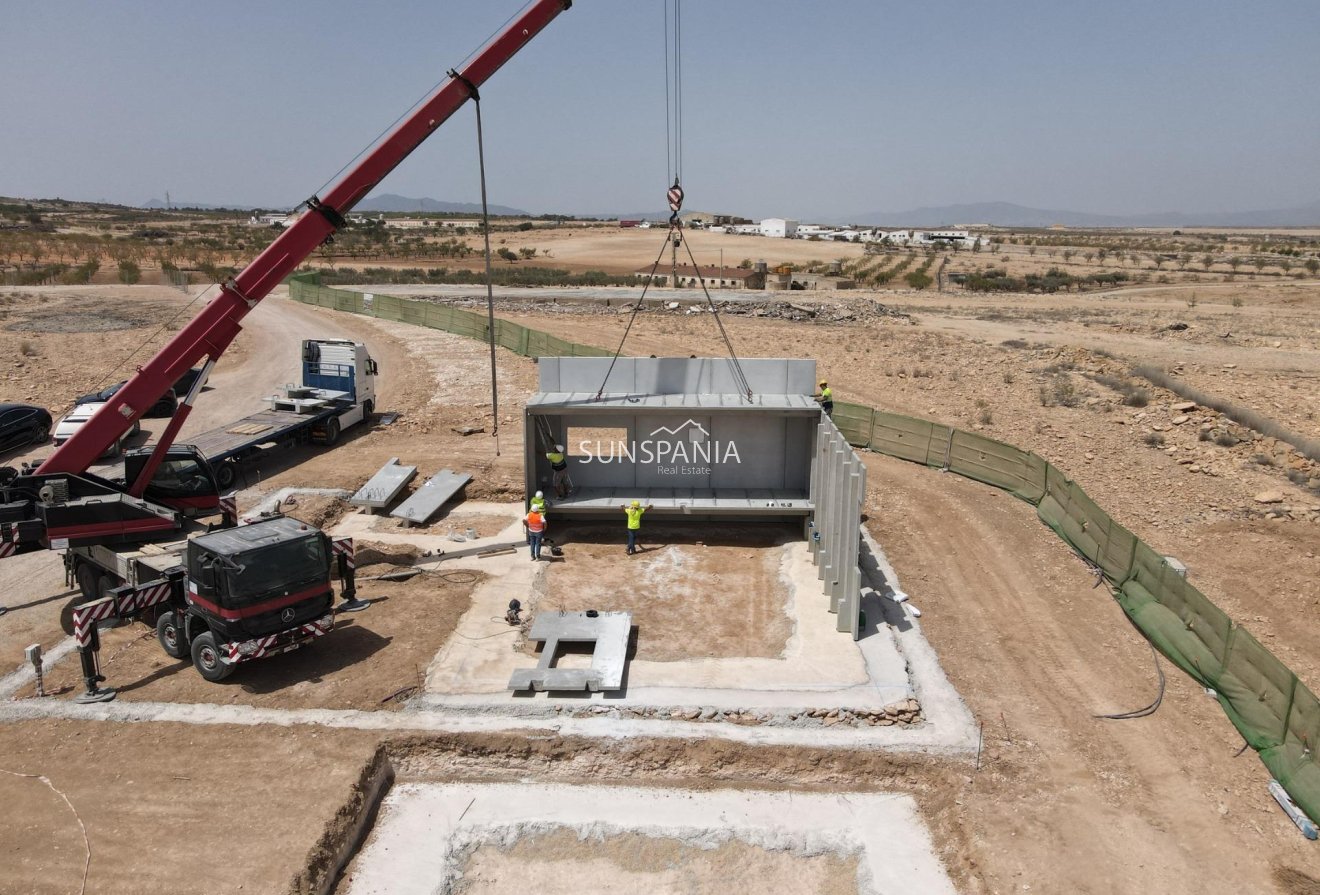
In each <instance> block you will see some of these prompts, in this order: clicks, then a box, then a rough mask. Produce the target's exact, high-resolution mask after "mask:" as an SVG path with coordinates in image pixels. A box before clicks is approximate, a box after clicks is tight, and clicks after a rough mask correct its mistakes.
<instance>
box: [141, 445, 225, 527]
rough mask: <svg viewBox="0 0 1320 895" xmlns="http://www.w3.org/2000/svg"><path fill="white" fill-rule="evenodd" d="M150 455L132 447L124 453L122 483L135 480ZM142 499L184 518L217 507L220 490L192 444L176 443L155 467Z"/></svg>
mask: <svg viewBox="0 0 1320 895" xmlns="http://www.w3.org/2000/svg"><path fill="white" fill-rule="evenodd" d="M151 454H152V450H151V448H135V449H133V450H131V451H126V452H125V453H124V477H125V481H126V482H132V481H135V480H136V479H137V477H138V474H139V473H141V472H142V467H143V466H145V465H146V463H147V461H148V460H149V459H150V458H151ZM143 497H145V498H146V499H147V500H149V501H151V502H152V503H157V504H160V505H162V506H167V507H172V508H174V509H176V510H179V511H180V512H182V513H183V514H184V515H185V516H197V515H207V514H208V513H213V512H215V510H216V508H217V507H218V506H219V503H220V488H219V486H218V485H217V484H216V480H215V472H214V471H213V470H212V469H211V464H210V463H208V462H207V460H206V458H205V457H203V456H202V454H201V452H200V451H198V450H197V449H196V448H195V447H193V446H192V445H187V444H176V445H171V446H170V449H169V450H168V451H167V452H166V454H165V458H164V459H163V460H161V463H160V466H158V467H157V468H156V472H155V474H154V475H153V476H152V478H151V483H150V484H149V485H147V490H146V492H145V493H144V494H143Z"/></svg>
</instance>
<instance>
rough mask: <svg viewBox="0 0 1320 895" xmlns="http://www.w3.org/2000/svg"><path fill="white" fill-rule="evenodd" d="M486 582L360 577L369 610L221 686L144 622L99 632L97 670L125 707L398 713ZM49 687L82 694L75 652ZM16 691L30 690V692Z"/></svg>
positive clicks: (444, 575) (454, 577) (471, 577)
mask: <svg viewBox="0 0 1320 895" xmlns="http://www.w3.org/2000/svg"><path fill="white" fill-rule="evenodd" d="M392 568H394V567H393V566H389V565H376V566H366V567H363V568H361V569H359V570H358V574H359V575H360V576H362V578H363V579H366V578H368V577H371V576H373V575H377V574H380V573H382V572H384V571H388V570H390V569H392ZM482 577H483V576H482V575H481V573H479V572H467V571H449V572H425V573H423V574H421V575H418V576H415V577H413V578H412V579H410V580H408V581H367V580H362V581H361V583H360V585H359V587H358V597H359V599H363V600H367V601H369V602H370V603H371V606H370V608H368V609H366V610H365V611H363V612H352V613H342V614H340V615H338V616H337V617H336V619H335V630H334V631H332V632H331V633H330V634H328V635H326V636H325V637H323V638H320V639H319V640H316V641H314V642H312V643H310V644H308V645H307V646H304V647H302V648H301V649H297V650H294V651H293V652H291V653H285V654H283V655H279V656H271V657H270V658H266V659H259V660H254V661H252V662H247V663H244V664H242V665H240V666H239V667H238V668H237V669H236V670H235V671H234V673H233V674H231V675H230V676H229V677H228V678H226V679H225V680H223V681H221V682H219V683H216V684H212V683H207V682H206V681H205V680H203V679H202V677H201V675H199V674H198V673H197V671H196V670H195V669H194V668H193V667H192V663H191V661H189V660H184V659H171V658H170V657H169V656H167V655H165V653H164V651H162V650H161V648H160V645H159V644H158V643H157V642H156V633H155V630H154V629H153V628H150V627H148V626H147V625H146V624H144V623H136V624H131V625H125V626H123V627H119V628H112V629H110V630H105V631H102V632H101V673H102V674H104V675H105V676H106V679H107V686H111V687H114V688H116V690H117V691H118V693H119V696H118V699H119V700H121V701H130V702H131V701H139V700H141V701H148V702H188V703H192V702H202V703H218V704H221V705H224V704H241V705H251V706H257V707H265V708H336V709H362V710H366V711H374V710H380V709H385V710H392V709H397V708H398V707H399V706H401V705H402V704H403V702H404V700H405V699H406V698H407V696H409V695H411V693H412V692H413V691H414V689H415V688H416V687H417V686H418V685H419V684H420V682H421V680H422V677H423V675H424V673H425V671H426V666H427V665H428V664H429V663H430V661H431V659H432V657H434V656H435V654H436V652H438V651H439V649H440V647H441V646H442V645H443V644H444V642H445V641H446V640H447V639H448V638H449V637H451V636H452V635H453V631H454V628H455V626H456V625H457V624H458V619H459V618H460V617H461V616H462V615H463V613H464V612H466V611H467V609H468V606H469V604H470V603H471V595H472V591H473V589H474V588H475V587H476V586H477V585H478V584H479V583H480V581H481V579H482ZM46 689H47V691H48V692H51V693H55V694H58V695H59V696H60V697H61V698H66V699H67V698H70V697H71V696H73V695H76V694H78V693H81V692H82V690H83V688H82V677H81V673H80V671H79V665H78V662H77V661H76V656H75V657H70V658H69V659H68V660H66V661H65V662H63V663H61V664H59V665H57V666H55V668H53V669H51V670H50V672H49V673H48V674H47V675H46ZM400 691H404V692H400ZM20 695H21V696H31V695H33V694H32V691H31V689H27V690H25V691H23V693H22V694H20ZM391 697H393V698H391Z"/></svg>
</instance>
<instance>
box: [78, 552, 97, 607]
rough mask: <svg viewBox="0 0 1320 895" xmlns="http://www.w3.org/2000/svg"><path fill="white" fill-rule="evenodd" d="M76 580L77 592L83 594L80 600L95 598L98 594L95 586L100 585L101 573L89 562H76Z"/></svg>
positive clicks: (85, 600)
mask: <svg viewBox="0 0 1320 895" xmlns="http://www.w3.org/2000/svg"><path fill="white" fill-rule="evenodd" d="M75 577H76V578H77V580H78V592H79V593H81V594H82V595H83V600H82V602H84V603H85V602H87V601H88V600H95V599H96V598H97V597H98V596H100V594H98V593H97V588H99V587H100V586H101V573H100V572H98V571H97V570H96V567H95V566H93V565H91V564H90V563H85V562H80V563H78V571H77V573H75Z"/></svg>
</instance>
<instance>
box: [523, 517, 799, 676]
mask: <svg viewBox="0 0 1320 895" xmlns="http://www.w3.org/2000/svg"><path fill="white" fill-rule="evenodd" d="M620 515H621V516H622V514H620ZM548 534H549V536H550V537H551V538H552V539H553V540H554V541H555V543H556V544H560V545H563V547H564V552H565V553H566V554H568V557H567V558H568V560H569V561H566V562H551V563H550V565H549V568H548V574H547V578H546V586H547V592H546V595H545V596H544V597H542V598H541V599H540V601H539V602H538V604H537V605H536V606H533V607H531V608H532V610H535V609H538V608H539V609H543V610H544V609H546V608H549V609H564V610H568V611H577V610H583V609H601V610H606V609H608V610H611V611H629V612H631V613H632V614H633V625H634V626H635V627H636V629H637V634H636V644H637V645H636V650H635V655H636V658H638V659H648V660H651V661H656V662H676V661H682V660H683V659H692V658H726V657H733V656H753V657H762V656H764V657H774V656H778V655H780V654H781V653H783V651H784V646H785V644H786V643H787V641H788V637H789V634H790V633H791V631H792V623H791V621H790V619H789V617H788V614H787V609H786V606H787V601H788V593H787V589H786V588H785V586H784V584H783V582H781V581H780V578H779V564H780V559H781V552H780V551H779V550H775V549H768V548H773V547H774V546H776V545H780V544H785V543H788V542H789V540H790V539H792V538H793V536H794V532H793V531H791V530H790V529H789V528H788V527H786V526H785V527H780V526H773V527H768V526H765V527H763V526H755V525H744V526H722V527H721V528H720V529H719V530H718V531H715V530H711V531H708V532H701V533H700V534H702V535H704V537H703V538H702V539H701V540H694V539H693V533H692V532H691V531H686V532H685V531H682V530H681V529H680V528H678V527H676V526H670V525H644V526H643V532H642V534H643V537H642V539H641V543H642V545H643V548H644V549H643V550H642V552H641V553H639V554H637V555H635V556H628V555H627V553H626V551H625V550H624V544H625V537H626V536H625V534H624V530H623V525H622V524H620V525H617V526H608V525H585V524H576V525H573V526H572V527H571V528H569V529H567V530H551V531H550V532H548ZM528 648H529V649H531V648H532V645H529V647H528Z"/></svg>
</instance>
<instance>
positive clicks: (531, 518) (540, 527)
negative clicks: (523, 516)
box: [527, 510, 545, 533]
mask: <svg viewBox="0 0 1320 895" xmlns="http://www.w3.org/2000/svg"><path fill="white" fill-rule="evenodd" d="M527 530H528V531H530V532H533V533H539V532H543V531H545V517H544V516H542V515H541V514H540V513H538V512H536V510H532V511H531V512H530V513H528V514H527Z"/></svg>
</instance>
